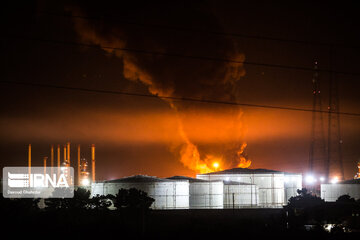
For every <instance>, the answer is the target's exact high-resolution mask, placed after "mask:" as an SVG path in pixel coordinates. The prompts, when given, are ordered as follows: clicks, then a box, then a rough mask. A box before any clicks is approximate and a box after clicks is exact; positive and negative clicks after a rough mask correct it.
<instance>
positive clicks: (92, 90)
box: [0, 80, 360, 117]
mask: <svg viewBox="0 0 360 240" xmlns="http://www.w3.org/2000/svg"><path fill="white" fill-rule="evenodd" d="M0 83H3V84H15V85H26V86H33V87H45V88H54V89H66V90H74V91H83V92H92V93H102V94H115V95H125V96H135V97H148V98H160V99H169V100H174V101H187V102H199V103H209V104H223V105H233V106H242V107H254V108H266V109H278V110H288V111H301V112H314V111H316V112H321V113H326V114H329V111H324V110H313V109H306V108H296V107H281V106H275V105H262V104H250V103H239V102H230V101H218V100H211V99H198V98H187V97H173V96H161V95H151V94H141V93H132V92H120V91H112V90H98V89H90V88H80V87H68V86H60V85H51V84H43V83H30V82H18V81H4V80H2V81H0ZM338 114H341V115H347V116H355V117H360V113H352V112H339V113H338Z"/></svg>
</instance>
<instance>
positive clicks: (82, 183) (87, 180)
mask: <svg viewBox="0 0 360 240" xmlns="http://www.w3.org/2000/svg"><path fill="white" fill-rule="evenodd" d="M81 185H82V186H89V185H90V181H89V179H87V178H84V179H82V180H81Z"/></svg>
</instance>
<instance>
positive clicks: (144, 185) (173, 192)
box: [91, 175, 189, 209]
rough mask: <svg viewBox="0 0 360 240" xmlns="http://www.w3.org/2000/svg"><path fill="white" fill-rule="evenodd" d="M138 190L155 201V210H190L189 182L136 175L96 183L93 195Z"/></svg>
mask: <svg viewBox="0 0 360 240" xmlns="http://www.w3.org/2000/svg"><path fill="white" fill-rule="evenodd" d="M122 188H123V189H130V188H136V189H138V190H141V191H144V192H146V193H147V194H148V196H150V197H152V198H154V199H155V201H154V203H153V204H152V205H151V208H153V209H188V208H189V181H188V180H171V179H162V178H157V177H150V176H144V175H136V176H131V177H126V178H121V179H116V180H109V181H103V182H95V183H92V185H91V195H92V196H96V195H97V194H99V195H108V194H112V195H116V194H117V193H118V192H119V189H122Z"/></svg>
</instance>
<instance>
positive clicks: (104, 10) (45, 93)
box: [0, 1, 360, 179]
mask: <svg viewBox="0 0 360 240" xmlns="http://www.w3.org/2000/svg"><path fill="white" fill-rule="evenodd" d="M84 3H86V4H84ZM5 5H6V4H5ZM2 11H3V13H2V16H3V17H2V25H3V26H2V34H1V35H2V37H1V58H0V59H1V66H2V68H1V69H2V71H1V72H0V74H1V81H7V82H9V81H10V82H25V83H39V84H49V85H57V86H68V87H75V88H88V89H97V90H111V91H121V92H130V93H139V94H158V95H160V96H172V97H186V98H196V99H206V100H217V101H231V102H240V103H248V104H260V105H274V106H281V107H296V108H306V109H311V108H312V77H313V74H314V72H313V71H306V70H299V68H310V69H311V68H312V67H313V65H314V61H317V62H318V66H319V69H325V70H326V69H330V68H331V69H332V70H333V71H336V72H338V73H337V74H334V75H333V77H336V79H337V80H338V83H339V100H340V106H339V107H340V110H341V111H343V112H354V113H360V107H359V103H360V95H359V89H360V82H359V81H357V80H358V78H359V73H360V71H359V70H358V63H359V61H358V55H359V52H360V51H359V49H360V45H359V42H360V41H359V40H360V34H359V20H358V17H357V8H356V5H351V4H350V3H347V4H345V3H339V2H338V4H337V5H330V4H320V3H314V2H311V1H309V2H307V1H301V2H296V4H294V2H292V3H290V2H287V3H285V4H284V3H270V2H266V1H263V2H259V1H199V2H197V3H193V1H155V2H151V3H150V1H144V2H142V1H135V2H134V1H128V2H126V1H101V4H100V5H99V2H98V1H96V2H95V3H92V2H90V1H83V2H76V3H75V2H68V3H66V4H64V5H60V4H57V3H54V2H53V1H48V2H47V1H34V2H31V1H29V2H28V3H26V4H25V5H18V4H15V3H8V4H7V5H6V6H5V7H4V8H3V9H2ZM69 15H72V16H73V17H69ZM74 16H80V17H74ZM218 33H232V34H225V35H224V34H218ZM241 36H242V37H241ZM280 39H283V40H286V41H282V40H280ZM290 40H291V41H290ZM75 42H76V43H83V44H89V45H91V46H98V48H93V47H90V48H89V47H84V46H81V45H79V44H70V43H75ZM106 47H111V48H126V49H132V50H134V49H136V50H141V51H120V50H117V51H114V50H113V49H109V48H106ZM330 49H332V54H331V56H332V57H330ZM144 52H147V53H144ZM149 52H157V53H161V54H158V55H154V54H151V53H149ZM174 55H176V56H174ZM180 55H181V56H180ZM182 56H187V57H182ZM189 56H196V57H189ZM201 58H202V59H201ZM209 58H211V59H217V60H218V61H214V60H210V59H209ZM221 59H233V60H236V61H239V62H241V61H244V60H245V64H241V63H234V62H226V61H221ZM330 59H332V60H330ZM246 63H256V64H265V65H266V64H269V65H283V66H290V68H277V67H271V66H259V65H256V64H255V65H254V64H246ZM291 67H294V68H291ZM318 79H319V83H320V88H321V94H322V101H323V109H324V110H326V109H327V104H328V101H329V94H328V93H329V91H328V88H329V79H330V74H329V73H328V72H326V71H320V72H319V78H318ZM0 87H1V95H0V109H1V110H0V153H1V167H5V166H13V165H16V166H20V165H26V164H27V144H29V143H31V144H32V146H33V162H34V164H35V165H40V164H41V163H42V157H43V156H49V154H50V145H51V144H56V145H57V144H61V145H63V144H65V143H66V142H67V141H70V142H71V143H72V145H71V147H72V152H71V156H72V159H75V157H76V152H75V148H76V144H81V146H82V149H83V156H84V157H86V158H88V159H89V157H90V145H91V144H92V143H94V144H96V159H97V176H98V179H106V178H115V177H121V176H127V175H133V174H147V175H156V176H159V177H167V176H172V175H188V176H194V175H195V173H196V169H194V167H193V165H192V163H193V162H191V161H190V160H189V159H188V158H189V157H190V156H191V157H193V159H192V160H193V161H195V160H196V157H194V155H196V153H198V154H199V159H198V160H199V161H200V162H198V163H207V164H210V163H211V162H212V161H214V160H216V159H220V162H222V166H223V168H226V167H234V166H236V165H237V164H239V163H242V161H249V160H251V162H252V163H251V168H269V169H276V170H283V171H290V172H303V173H305V172H306V171H307V167H308V161H309V160H308V159H309V148H310V132H311V131H310V129H311V113H310V112H301V111H287V110H280V109H264V108H253V107H241V106H228V105H219V104H209V103H199V102H197V103H196V102H183V101H171V100H164V99H159V98H148V97H136V96H125V95H114V94H103V93H96V92H84V91H76V90H66V89H55V88H46V87H36V86H29V85H19V84H9V83H4V82H1V83H0ZM324 119H327V115H324ZM359 123H360V117H357V116H347V115H341V135H342V141H343V143H342V150H343V163H344V167H345V176H346V178H351V177H353V175H354V174H355V172H356V169H357V168H356V163H357V161H358V160H359V158H360V125H359ZM326 129H327V126H326V122H325V130H326ZM245 145H246V147H245ZM243 150H244V151H243ZM324 157H326V156H324ZM189 161H190V162H189ZM73 162H74V161H73ZM316 162H317V163H316V164H321V159H318V160H317V161H316Z"/></svg>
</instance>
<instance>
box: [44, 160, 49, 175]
mask: <svg viewBox="0 0 360 240" xmlns="http://www.w3.org/2000/svg"><path fill="white" fill-rule="evenodd" d="M47 158H48V157H44V176H45V175H46V160H47Z"/></svg>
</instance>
